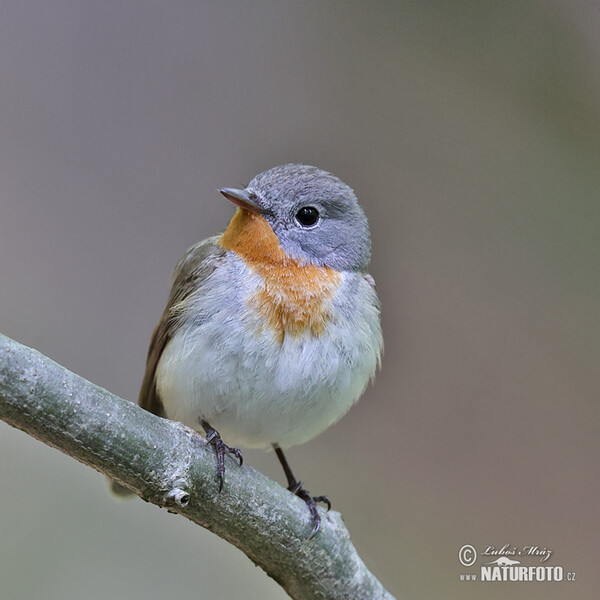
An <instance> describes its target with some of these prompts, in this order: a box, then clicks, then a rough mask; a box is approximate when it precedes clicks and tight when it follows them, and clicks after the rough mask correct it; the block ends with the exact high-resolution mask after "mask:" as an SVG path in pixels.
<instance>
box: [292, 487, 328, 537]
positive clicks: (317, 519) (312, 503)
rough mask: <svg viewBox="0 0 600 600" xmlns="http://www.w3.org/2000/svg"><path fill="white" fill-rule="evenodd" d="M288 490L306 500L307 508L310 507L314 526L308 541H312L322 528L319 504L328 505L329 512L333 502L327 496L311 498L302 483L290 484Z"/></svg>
mask: <svg viewBox="0 0 600 600" xmlns="http://www.w3.org/2000/svg"><path fill="white" fill-rule="evenodd" d="M287 489H288V490H289V491H290V492H292V494H296V496H298V498H300V499H301V500H304V502H305V503H306V506H308V510H309V512H310V516H311V519H312V524H313V529H312V533H311V534H310V537H309V538H308V539H309V540H312V538H314V537H315V535H317V533H318V532H319V529H320V528H321V515H320V514H319V511H318V510H317V503H319V502H322V503H323V504H326V505H327V510H329V509H330V508H331V502H330V501H329V498H328V497H327V496H311V495H310V492H308V490H305V489H304V488H303V487H302V482H301V481H293V482H290V485H289V486H288V488H287Z"/></svg>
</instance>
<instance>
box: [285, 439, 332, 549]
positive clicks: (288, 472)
mask: <svg viewBox="0 0 600 600" xmlns="http://www.w3.org/2000/svg"><path fill="white" fill-rule="evenodd" d="M273 450H275V454H276V455H277V458H278V459H279V462H280V463H281V466H282V467H283V472H284V473H285V476H286V477H287V480H288V487H287V489H288V490H289V491H290V492H292V494H296V496H298V497H299V498H301V499H302V500H304V502H306V505H307V506H308V510H309V511H310V516H311V518H312V522H313V530H312V533H311V534H310V537H309V538H308V539H312V538H313V537H315V535H317V532H318V531H319V528H320V527H321V516H320V515H319V511H318V510H317V502H323V503H324V504H326V505H327V510H329V509H330V508H331V502H330V501H329V498H328V497H327V496H311V495H310V493H309V492H308V491H307V490H305V489H304V488H303V487H302V482H301V481H298V480H297V479H296V478H295V477H294V474H293V473H292V469H291V468H290V465H289V464H288V461H287V459H286V457H285V455H284V453H283V450H282V449H281V448H280V447H279V446H278V445H277V444H273Z"/></svg>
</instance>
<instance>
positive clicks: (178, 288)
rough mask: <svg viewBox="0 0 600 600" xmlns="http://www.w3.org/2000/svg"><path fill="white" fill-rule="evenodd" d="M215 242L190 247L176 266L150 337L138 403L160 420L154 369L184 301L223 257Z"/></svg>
mask: <svg viewBox="0 0 600 600" xmlns="http://www.w3.org/2000/svg"><path fill="white" fill-rule="evenodd" d="M217 240H218V237H213V238H209V239H207V240H204V241H203V242H200V243H198V244H196V245H195V246H192V247H191V248H190V249H189V250H188V251H187V252H186V254H185V255H184V256H183V257H182V258H181V260H180V261H179V262H178V263H177V266H176V267H175V270H174V271H173V276H172V278H171V280H172V284H171V293H170V294H169V300H168V302H167V306H166V308H165V310H164V312H163V314H162V317H161V318H160V321H159V322H158V325H157V326H156V328H155V329H154V333H153V334H152V339H151V341H150V348H149V349H148V358H147V359H146V373H145V374H144V380H143V382H142V388H141V390H140V395H139V398H138V404H139V405H140V406H141V407H142V408H144V409H146V410H148V411H150V412H152V413H154V414H156V415H159V416H161V417H164V416H165V414H164V408H163V404H162V402H161V400H160V397H159V395H158V392H157V391H156V367H157V366H158V361H159V360H160V357H161V355H162V353H163V350H164V349H165V347H166V345H167V343H168V342H169V340H170V339H171V338H172V337H173V335H174V334H175V332H176V331H177V329H178V328H179V325H180V323H181V321H182V319H181V317H182V314H183V313H184V311H185V300H186V298H188V297H189V296H190V294H192V293H193V292H194V291H196V290H197V289H198V287H199V286H201V285H202V282H203V281H204V280H205V279H206V278H207V277H208V276H209V275H210V274H211V273H212V272H213V271H214V270H215V269H216V268H217V266H218V264H219V262H220V261H221V259H222V258H223V257H224V256H225V250H223V248H221V247H220V246H218V245H217V244H216V241H217ZM182 303H183V304H182Z"/></svg>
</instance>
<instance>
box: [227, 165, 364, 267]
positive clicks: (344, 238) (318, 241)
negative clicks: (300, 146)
mask: <svg viewBox="0 0 600 600" xmlns="http://www.w3.org/2000/svg"><path fill="white" fill-rule="evenodd" d="M221 193H222V194H223V195H225V196H226V197H227V198H229V199H230V200H232V201H233V202H235V203H236V204H238V205H239V206H241V207H242V208H245V209H247V210H252V211H254V212H259V213H260V214H261V215H262V216H264V218H265V219H266V220H267V222H268V223H269V225H270V226H271V228H272V229H273V231H274V232H275V234H276V235H277V237H278V239H279V244H280V245H281V247H282V248H283V250H284V251H285V252H286V253H287V254H289V255H290V256H292V257H293V258H296V259H298V260H302V261H304V262H308V263H312V264H317V265H326V266H328V267H331V268H333V269H337V270H339V271H365V270H366V269H367V267H368V265H369V260H370V257H371V238H370V236H369V226H368V224H367V219H366V217H365V214H364V212H363V210H362V208H361V207H360V206H359V204H358V200H357V199H356V195H355V194H354V192H353V191H352V189H351V188H350V187H349V186H347V185H346V184H345V183H344V182H343V181H341V180H340V179H338V178H337V177H336V176H335V175H332V174H331V173H327V172H326V171H322V170H321V169H318V168H317V167H311V166H307V165H296V164H288V165H282V166H279V167H273V168H272V169H269V170H268V171H264V172H263V173H260V174H259V175H257V176H256V177H255V178H254V179H253V180H252V181H251V182H250V183H249V184H248V186H247V187H246V189H245V190H236V189H232V188H223V189H222V190H221Z"/></svg>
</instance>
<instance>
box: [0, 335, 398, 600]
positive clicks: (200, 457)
mask: <svg viewBox="0 0 600 600" xmlns="http://www.w3.org/2000/svg"><path fill="white" fill-rule="evenodd" d="M0 417H1V418H2V419H3V420H4V421H6V422H7V423H8V424H10V425H12V426H13V427H17V428H18V429H22V430H23V431H25V432H27V433H28V434H29V435H32V436H33V437H35V438H37V439H39V440H41V441H42V442H44V443H46V444H48V445H50V446H53V447H55V448H58V449H59V450H61V451H62V452H64V453H66V454H68V455H69V456H72V457H73V458H76V459H77V460H79V461H81V462H82V463H84V464H86V465H89V466H91V467H93V468H94V469H97V470H98V471H100V472H101V473H104V474H105V475H108V476H109V477H111V478H112V479H114V480H116V481H118V482H119V483H121V484H123V485H124V486H126V487H127V488H129V489H130V490H132V491H133V492H135V493H136V494H137V495H138V496H140V497H141V498H142V499H144V500H146V501H147V502H152V503H153V504H156V505H157V506H166V507H168V510H170V511H171V512H176V513H179V514H181V515H183V516H184V517H186V518H187V519H190V520H191V521H193V522H194V523H197V524H198V525H201V526H202V527H205V528H206V529H209V530H210V531H212V532H214V533H216V534H217V535H218V536H220V537H222V538H223V539H225V540H227V541H228V542H230V543H232V544H233V545H234V546H237V547H238V548H239V549H240V550H242V552H244V553H245V554H246V555H247V556H248V557H249V558H250V559H251V560H252V561H253V562H254V563H255V564H257V565H258V566H260V567H262V568H263V569H264V570H265V571H266V573H267V574H268V575H269V576H271V577H272V578H273V579H275V581H277V582H278V583H279V584H280V585H281V586H282V587H283V588H284V590H285V591H286V592H287V593H288V594H289V595H290V596H291V597H292V598H295V599H298V600H300V599H301V600H308V599H313V598H323V599H324V598H327V599H332V600H337V599H342V598H344V599H356V598H360V599H361V600H369V599H382V600H383V599H385V600H393V597H392V595H391V594H390V593H389V592H387V591H386V590H385V589H384V587H383V586H382V585H381V583H379V581H378V580H377V579H376V578H375V577H374V576H373V575H372V574H371V573H370V572H369V570H368V569H367V568H366V566H365V565H364V563H363V562H362V560H361V559H360V557H359V556H358V554H357V553H356V550H355V548H354V546H353V545H352V542H351V541H350V536H349V534H348V531H347V530H346V528H345V526H344V524H343V522H342V519H341V516H340V515H339V513H336V512H334V511H330V512H329V513H327V514H323V513H322V517H323V523H322V526H321V531H320V532H319V533H318V534H317V536H315V537H314V538H313V539H312V540H309V539H308V537H309V535H310V532H311V527H312V525H311V519H310V517H309V514H308V511H307V510H306V505H305V504H304V502H302V501H301V500H300V499H299V498H297V497H295V496H292V495H291V494H290V493H289V492H288V491H287V490H285V489H283V488H282V487H281V486H280V485H278V484H277V483H275V482H274V481H272V480H270V479H268V478H267V477H265V476H264V475H263V474H262V473H259V472H258V471H256V470H254V469H252V468H251V467H248V466H246V465H244V466H242V467H238V466H237V465H236V464H235V463H234V462H233V461H232V462H231V463H230V464H229V465H228V469H227V472H226V483H225V486H224V489H223V491H222V492H221V493H220V494H219V493H218V489H217V481H216V477H215V458H214V453H213V450H212V448H210V447H208V446H206V444H205V442H204V440H203V439H202V438H201V437H200V436H199V435H198V434H197V433H196V432H194V431H192V430H191V429H189V428H187V427H185V426H184V425H182V424H181V423H177V422H175V421H169V420H167V419H161V418H160V417H157V416H155V415H153V414H151V413H149V412H147V411H145V410H143V409H141V408H140V407H139V406H137V405H136V404H133V403H132V402H128V401H126V400H123V399H121V398H119V397H118V396H115V395H114V394H111V393H110V392H108V391H107V390H104V389H102V388H100V387H98V386H96V385H94V384H93V383H90V382H89V381H87V380H85V379H83V378H82V377H80V376H79V375H76V374H75V373H72V372H71V371H68V370H67V369H65V368H64V367H61V366H60V365H58V364H56V363H55V362H53V361H52V360H50V359H49V358H47V357H45V356H44V355H42V354H40V353H39V352H37V351H36V350H32V349H30V348H27V347H26V346H22V345H21V344H19V343H17V342H15V341H13V340H11V339H9V338H7V337H5V336H3V335H1V334H0Z"/></svg>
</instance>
